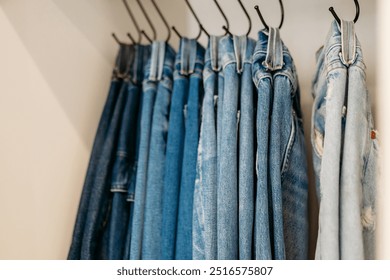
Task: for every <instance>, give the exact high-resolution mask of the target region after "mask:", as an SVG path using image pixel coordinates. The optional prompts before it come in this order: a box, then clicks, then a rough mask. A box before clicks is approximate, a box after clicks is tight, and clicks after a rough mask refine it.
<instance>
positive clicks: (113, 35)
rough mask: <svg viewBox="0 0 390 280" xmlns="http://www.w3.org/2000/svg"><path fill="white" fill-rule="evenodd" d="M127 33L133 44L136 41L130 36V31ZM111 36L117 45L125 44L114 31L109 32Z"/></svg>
mask: <svg viewBox="0 0 390 280" xmlns="http://www.w3.org/2000/svg"><path fill="white" fill-rule="evenodd" d="M127 35H128V36H129V38H130V40H131V42H132V43H133V44H134V45H135V44H137V42H136V41H135V40H134V38H133V36H131V34H130V33H128V34H127ZM111 36H112V38H114V40H115V42H117V44H118V45H125V44H126V43H123V42H121V40H119V38H118V36H116V34H115V33H114V32H113V33H111Z"/></svg>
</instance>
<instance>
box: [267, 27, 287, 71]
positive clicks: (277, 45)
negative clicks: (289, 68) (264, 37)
mask: <svg viewBox="0 0 390 280" xmlns="http://www.w3.org/2000/svg"><path fill="white" fill-rule="evenodd" d="M264 66H265V67H266V68H267V69H268V70H270V71H275V70H280V69H282V68H283V45H282V39H281V38H280V32H279V29H278V28H274V27H270V28H269V37H268V46H267V57H266V58H265V61H264Z"/></svg>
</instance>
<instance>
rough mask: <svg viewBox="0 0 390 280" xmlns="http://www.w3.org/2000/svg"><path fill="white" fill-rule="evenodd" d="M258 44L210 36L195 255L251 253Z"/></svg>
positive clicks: (231, 256) (223, 256)
mask: <svg viewBox="0 0 390 280" xmlns="http://www.w3.org/2000/svg"><path fill="white" fill-rule="evenodd" d="M254 46H255V42H254V41H253V40H250V39H248V38H246V37H245V36H240V37H238V36H234V37H233V38H232V37H228V36H226V37H211V39H210V44H209V48H208V51H207V54H206V64H205V71H204V85H205V98H204V103H203V119H202V130H201V139H200V142H199V158H198V180H197V184H196V188H195V198H194V203H195V205H194V258H195V259H217V258H218V259H238V258H240V259H251V257H252V245H253V244H252V238H253V236H252V232H253V224H254V221H253V219H254V180H253V176H254V169H255V166H254V162H255V154H254V112H253V103H254V102H253V84H252V80H251V77H252V69H251V68H252V67H251V63H252V54H253V50H254ZM218 72H219V75H218V76H219V77H218V76H217V73H218ZM220 77H221V78H220ZM216 97H217V98H216ZM216 99H218V100H217V101H216ZM215 104H217V105H218V106H217V113H215ZM241 110H242V112H241ZM240 116H242V122H240ZM239 151H240V153H239ZM215 211H216V214H217V215H215Z"/></svg>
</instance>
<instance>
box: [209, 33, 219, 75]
mask: <svg viewBox="0 0 390 280" xmlns="http://www.w3.org/2000/svg"><path fill="white" fill-rule="evenodd" d="M218 43H219V40H218V38H217V37H216V36H210V50H211V51H210V56H211V66H212V67H213V70H214V71H219V65H218V59H219V56H218Z"/></svg>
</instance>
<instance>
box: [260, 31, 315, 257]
mask: <svg viewBox="0 0 390 280" xmlns="http://www.w3.org/2000/svg"><path fill="white" fill-rule="evenodd" d="M269 36H270V38H268V35H267V34H266V33H264V32H260V33H259V42H258V44H257V47H256V51H255V55H254V57H255V59H254V60H255V62H254V65H256V66H254V68H255V70H257V72H254V73H253V77H254V82H255V84H256V85H257V86H264V88H262V87H258V93H259V94H263V90H264V92H265V93H267V92H268V93H269V92H270V88H269V85H270V83H269V81H268V80H269V79H270V78H271V76H270V74H271V75H272V84H271V86H272V90H273V94H272V96H271V102H270V103H269V104H272V105H271V107H270V109H268V108H266V109H265V112H263V113H261V110H264V109H263V108H260V106H259V108H258V110H259V111H260V112H259V114H258V117H260V118H262V119H263V120H264V119H265V118H266V117H267V115H268V116H269V119H270V124H269V125H267V124H264V125H263V124H260V122H261V121H262V120H259V123H258V125H261V129H262V130H265V129H267V126H268V130H269V132H268V134H269V137H268V139H267V137H264V136H262V135H260V132H258V147H259V151H258V163H257V170H258V172H259V178H258V179H259V182H258V188H261V189H259V190H258V192H257V195H258V196H259V195H265V194H266V193H267V190H268V203H267V202H266V201H265V200H266V199H265V197H263V198H259V197H257V198H256V201H258V202H260V203H259V204H258V205H256V208H257V209H256V214H257V216H256V227H255V228H256V238H255V240H256V246H261V247H260V248H259V249H257V248H256V258H268V257H269V256H270V255H272V257H273V258H274V259H307V256H308V208H307V207H308V200H307V198H308V179H307V163H306V152H305V143H304V134H303V124H302V113H301V107H300V91H299V86H298V78H297V75H296V70H295V66H294V62H293V60H292V58H291V55H290V53H289V51H288V49H287V48H286V47H285V46H284V45H283V43H282V41H281V39H280V35H279V31H278V30H277V29H274V28H271V29H270V33H269ZM267 71H268V74H267V73H266V72H267ZM261 79H263V81H261ZM260 98H261V96H260V95H259V100H260ZM269 100H270V99H269V98H267V99H266V100H265V106H266V105H267V103H268V101H269ZM259 104H260V101H259ZM269 112H270V113H269ZM266 141H268V156H267V157H268V172H267V174H266V173H264V171H261V169H262V168H264V166H260V165H259V163H260V162H262V163H264V162H265V161H264V159H265V157H266V156H265V155H264V153H265V150H264V144H265V142H266ZM262 145H263V146H262ZM260 174H261V176H260ZM267 177H268V179H267V180H266V181H265V179H266V178H267ZM260 180H262V181H260ZM267 204H268V216H269V222H268V223H267V222H266V221H265V219H266V214H262V213H260V212H261V211H263V209H266V207H267ZM258 207H262V209H258ZM265 213H266V212H265ZM257 218H260V219H259V220H257ZM268 224H269V231H270V233H269V234H265V236H260V234H261V232H266V231H267V228H263V229H262V228H261V227H268ZM268 236H269V239H268ZM269 244H271V254H270V252H269V251H268V250H269V247H270V246H269Z"/></svg>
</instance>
